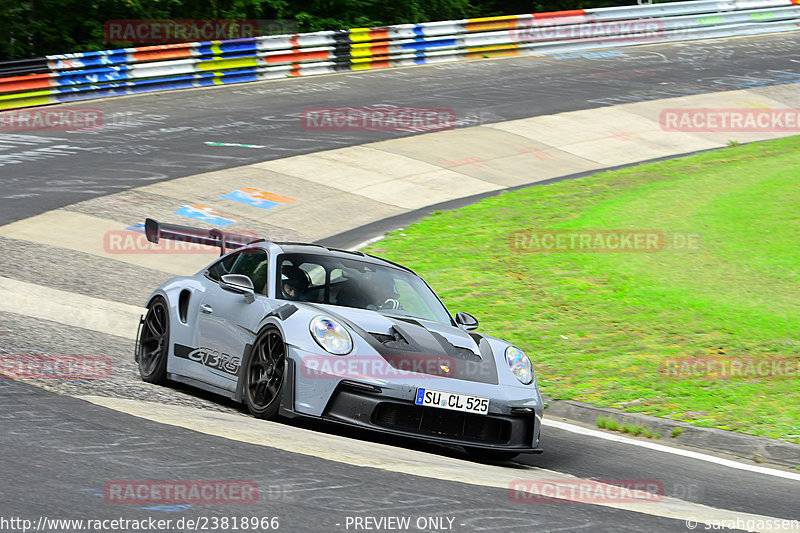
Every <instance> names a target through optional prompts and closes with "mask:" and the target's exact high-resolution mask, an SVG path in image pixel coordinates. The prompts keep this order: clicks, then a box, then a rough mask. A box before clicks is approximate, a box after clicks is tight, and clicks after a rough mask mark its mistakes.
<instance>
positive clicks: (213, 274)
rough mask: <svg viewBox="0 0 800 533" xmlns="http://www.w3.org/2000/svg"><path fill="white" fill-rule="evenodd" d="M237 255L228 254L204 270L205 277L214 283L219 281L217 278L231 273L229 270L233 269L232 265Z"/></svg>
mask: <svg viewBox="0 0 800 533" xmlns="http://www.w3.org/2000/svg"><path fill="white" fill-rule="evenodd" d="M238 255H239V254H229V255H226V256H225V257H223V258H222V259H220V260H219V261H217V262H216V263H214V264H213V265H211V266H210V267H208V270H206V276H208V277H209V278H211V279H213V280H214V281H219V278H221V277H222V276H224V275H225V274H230V273H231V268H233V263H235V262H236V257H237V256H238Z"/></svg>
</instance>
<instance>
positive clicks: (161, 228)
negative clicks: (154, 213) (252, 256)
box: [144, 218, 264, 255]
mask: <svg viewBox="0 0 800 533" xmlns="http://www.w3.org/2000/svg"><path fill="white" fill-rule="evenodd" d="M144 234H145V235H146V236H147V240H148V241H150V242H152V243H153V244H158V241H159V240H160V239H169V240H173V241H181V242H186V243H190V244H204V245H206V246H218V247H219V248H220V255H225V253H227V252H228V251H229V250H236V249H237V248H241V247H243V246H247V245H248V244H253V243H255V242H259V241H263V240H264V239H260V238H258V237H256V236H255V235H244V234H241V233H227V232H225V231H222V230H218V229H200V228H192V227H190V226H180V225H178V224H164V223H163V222H158V221H157V220H153V219H152V218H148V219H147V220H145V221H144Z"/></svg>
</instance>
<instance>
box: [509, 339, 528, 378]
mask: <svg viewBox="0 0 800 533" xmlns="http://www.w3.org/2000/svg"><path fill="white" fill-rule="evenodd" d="M506 363H508V368H510V369H511V373H512V374H514V375H515V376H516V377H517V379H518V380H519V381H520V383H522V384H523V385H530V384H531V383H532V382H533V365H532V364H531V360H530V359H528V356H527V355H525V353H524V352H523V351H522V350H520V349H519V348H515V347H514V346H509V347H508V348H506Z"/></svg>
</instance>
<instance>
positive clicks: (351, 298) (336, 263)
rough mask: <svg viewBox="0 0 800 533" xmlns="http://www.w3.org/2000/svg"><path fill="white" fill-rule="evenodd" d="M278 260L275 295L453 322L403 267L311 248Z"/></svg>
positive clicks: (441, 306)
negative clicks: (316, 250)
mask: <svg viewBox="0 0 800 533" xmlns="http://www.w3.org/2000/svg"><path fill="white" fill-rule="evenodd" d="M278 264H279V268H278V273H279V278H280V279H279V280H278V290H277V292H276V294H277V295H278V298H282V299H284V300H297V301H305V302H315V303H321V304H332V305H341V306H344V307H355V308H358V309H372V310H374V311H378V312H381V313H385V314H396V315H402V316H410V317H415V318H422V319H425V320H432V321H435V322H440V323H442V324H448V325H452V324H453V321H452V319H451V317H450V314H449V313H448V312H447V309H446V308H445V307H444V305H442V302H441V301H440V300H439V298H438V297H437V296H436V294H434V292H433V291H432V290H431V289H430V288H429V287H428V285H427V284H426V283H425V282H424V281H422V279H420V278H419V277H418V276H416V275H414V274H412V273H410V272H407V271H405V270H401V269H399V268H394V267H388V266H382V265H376V264H373V263H368V262H366V261H359V260H358V259H342V258H338V257H331V256H327V255H315V254H284V255H282V256H280V259H279V263H278Z"/></svg>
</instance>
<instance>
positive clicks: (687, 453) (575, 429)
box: [542, 418, 800, 481]
mask: <svg viewBox="0 0 800 533" xmlns="http://www.w3.org/2000/svg"><path fill="white" fill-rule="evenodd" d="M542 424H543V425H545V426H550V427H554V428H558V429H563V430H564V431H569V432H571V433H578V434H580V435H587V436H590V437H595V438H598V439H604V440H610V441H614V442H622V443H625V444H630V445H631V446H639V447H642V448H647V449H648V450H654V451H657V452H663V453H671V454H673V455H680V456H683V457H688V458H690V459H697V460H700V461H706V462H708V463H714V464H717V465H721V466H727V467H729V468H737V469H739V470H746V471H748V472H755V473H756V474H766V475H768V476H775V477H782V478H786V479H792V480H795V481H800V474H795V473H794V472H787V471H784V470H774V469H772V468H764V467H763V466H756V465H749V464H746V463H740V462H737V461H732V460H730V459H723V458H721V457H714V456H713V455H706V454H704V453H698V452H693V451H691V450H684V449H681V448H672V447H671V446H664V445H663V444H656V443H655V442H648V441H639V440H634V439H630V438H625V437H622V436H620V435H614V434H613V433H605V432H603V431H597V430H595V429H588V428H585V427H581V426H576V425H574V424H568V423H566V422H560V421H558V420H551V419H548V418H545V419H544V420H543V421H542Z"/></svg>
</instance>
